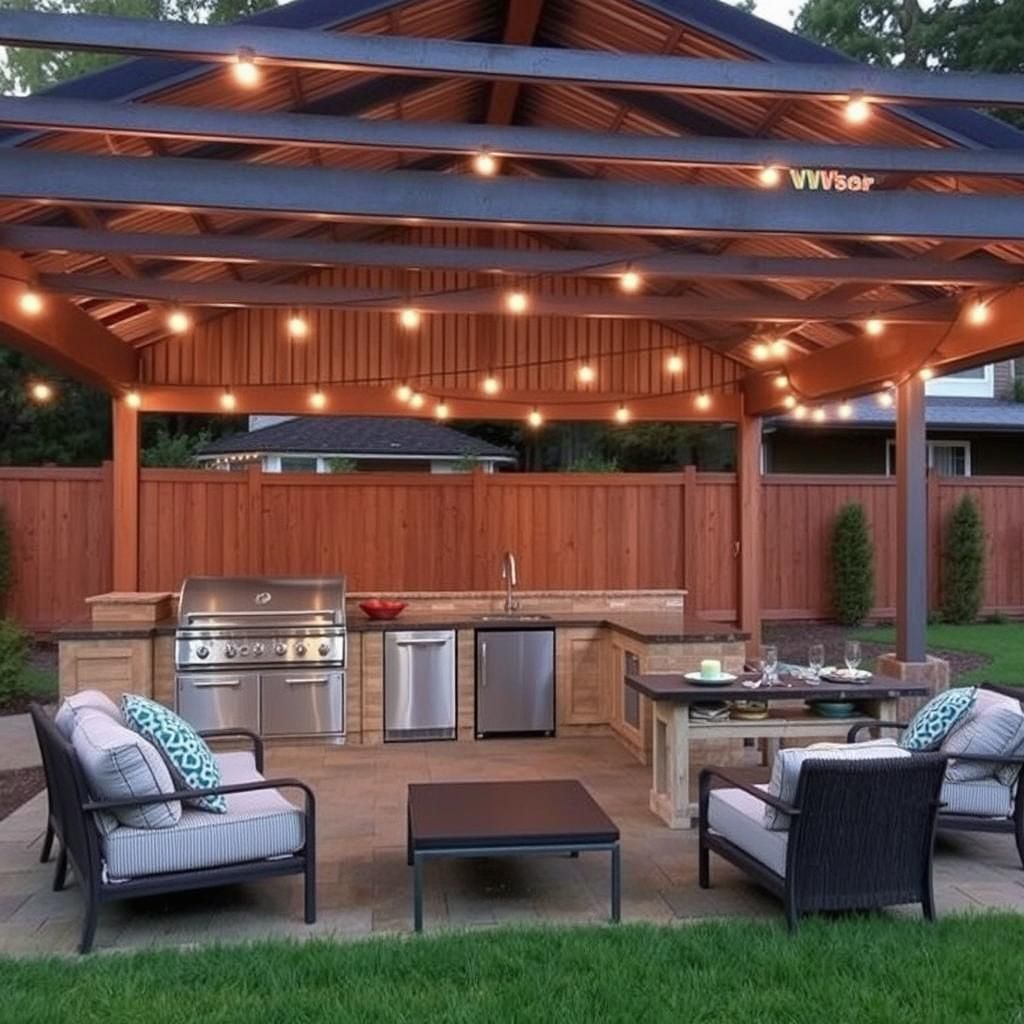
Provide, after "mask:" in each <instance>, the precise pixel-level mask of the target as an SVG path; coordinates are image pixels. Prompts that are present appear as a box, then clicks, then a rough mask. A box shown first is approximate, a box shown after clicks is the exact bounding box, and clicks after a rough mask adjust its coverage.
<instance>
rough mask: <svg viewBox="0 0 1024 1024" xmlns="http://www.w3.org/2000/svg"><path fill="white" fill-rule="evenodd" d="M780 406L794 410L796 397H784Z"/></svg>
mask: <svg viewBox="0 0 1024 1024" xmlns="http://www.w3.org/2000/svg"><path fill="white" fill-rule="evenodd" d="M782 404H783V405H784V406H785V407H786V408H787V409H795V408H796V396H795V395H786V397H785V398H784V399H783V400H782Z"/></svg>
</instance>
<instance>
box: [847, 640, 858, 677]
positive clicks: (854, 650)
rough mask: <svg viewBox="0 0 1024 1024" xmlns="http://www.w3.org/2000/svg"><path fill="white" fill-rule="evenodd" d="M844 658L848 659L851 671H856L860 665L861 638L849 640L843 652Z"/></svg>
mask: <svg viewBox="0 0 1024 1024" xmlns="http://www.w3.org/2000/svg"><path fill="white" fill-rule="evenodd" d="M843 658H844V660H845V661H846V667H847V668H848V669H849V670H850V671H851V672H855V671H856V670H857V668H858V667H859V666H860V641H859V640H847V641H846V648H845V650H844V652H843Z"/></svg>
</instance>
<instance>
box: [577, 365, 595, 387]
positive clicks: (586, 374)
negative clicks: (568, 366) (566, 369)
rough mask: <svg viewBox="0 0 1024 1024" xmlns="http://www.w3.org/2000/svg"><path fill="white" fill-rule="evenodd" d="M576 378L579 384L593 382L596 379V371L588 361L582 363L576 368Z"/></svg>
mask: <svg viewBox="0 0 1024 1024" xmlns="http://www.w3.org/2000/svg"><path fill="white" fill-rule="evenodd" d="M576 379H577V380H578V381H579V382H580V383H581V384H593V383H594V381H595V380H596V379H597V371H596V370H595V369H594V368H593V367H592V366H591V365H590V363H584V364H583V365H582V366H580V367H579V368H578V369H577V370H576Z"/></svg>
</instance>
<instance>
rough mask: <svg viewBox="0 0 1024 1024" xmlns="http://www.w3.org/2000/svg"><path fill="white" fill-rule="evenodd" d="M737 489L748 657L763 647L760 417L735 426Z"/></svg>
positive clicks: (740, 609)
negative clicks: (748, 637)
mask: <svg viewBox="0 0 1024 1024" xmlns="http://www.w3.org/2000/svg"><path fill="white" fill-rule="evenodd" d="M736 489H737V492H738V496H739V551H738V552H737V555H738V557H737V559H736V563H737V589H736V604H737V619H738V620H739V627H740V629H741V630H743V631H744V632H749V633H750V642H749V644H748V654H750V655H751V656H753V655H755V654H756V653H757V652H758V651H759V650H760V647H761V549H762V541H763V536H762V533H763V530H764V526H763V524H762V522H761V417H760V416H747V415H743V416H741V417H740V419H739V422H738V424H737V427H736Z"/></svg>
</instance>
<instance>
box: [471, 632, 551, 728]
mask: <svg viewBox="0 0 1024 1024" xmlns="http://www.w3.org/2000/svg"><path fill="white" fill-rule="evenodd" d="M554 731H555V633H554V630H551V629H486V630H485V629H481V630H477V634H476V734H477V736H479V737H484V736H493V735H501V734H509V733H542V734H545V735H548V736H550V735H551V734H553V733H554Z"/></svg>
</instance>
